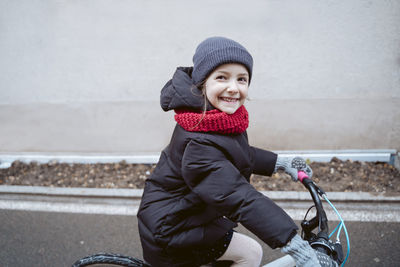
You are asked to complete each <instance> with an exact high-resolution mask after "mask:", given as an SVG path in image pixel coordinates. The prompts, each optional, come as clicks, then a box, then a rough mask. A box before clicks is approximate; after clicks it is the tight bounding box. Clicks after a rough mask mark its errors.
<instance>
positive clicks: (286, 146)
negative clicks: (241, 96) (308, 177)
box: [0, 0, 400, 153]
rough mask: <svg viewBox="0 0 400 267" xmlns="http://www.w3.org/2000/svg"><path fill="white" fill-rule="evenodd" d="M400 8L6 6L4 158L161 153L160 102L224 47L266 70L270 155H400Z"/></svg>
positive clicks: (0, 118)
mask: <svg viewBox="0 0 400 267" xmlns="http://www.w3.org/2000/svg"><path fill="white" fill-rule="evenodd" d="M399 18H400V1H396V0H386V1H380V0H375V1H374V0H372V1H364V0H348V1H330V0H329V1H319V0H307V1H295V0H282V1H278V0H268V1H265V0H252V1H233V0H229V1H228V0H226V1H225V0H223V1H213V0H205V1H188V0H169V1H163V0H85V1H76V0H75V1H73V0H69V1H67V0H37V1H33V0H1V1H0V153H1V152H3V153H4V152H80V153H82V152H94V153H112V152H115V153H126V152H127V153H151V152H159V151H160V150H161V149H162V148H163V147H164V146H165V145H166V144H167V142H168V140H169V138H170V134H171V131H172V129H173V126H174V121H173V118H172V117H173V114H172V113H171V112H169V113H164V112H163V111H162V110H161V108H160V107H159V104H158V100H159V92H160V89H161V87H162V86H163V85H164V83H165V82H166V81H167V80H168V79H170V77H171V75H172V74H173V72H174V70H175V68H176V67H177V66H189V65H191V64H192V63H191V58H192V55H193V53H194V50H195V48H196V46H197V44H198V43H199V42H200V41H202V40H203V39H205V38H206V37H209V36H214V35H221V36H227V37H230V38H233V39H235V40H237V41H239V42H240V43H242V44H243V45H244V46H245V47H246V48H248V50H249V51H250V52H251V53H252V55H253V57H254V59H255V65H254V74H253V80H252V84H251V87H250V98H251V99H252V100H251V101H250V102H248V103H247V107H248V110H249V112H250V128H249V130H248V132H249V136H250V140H251V143H252V144H254V145H257V146H261V147H264V148H268V149H272V150H307V149H382V148H390V149H397V150H400V108H399V107H400V71H399V65H400V50H399V43H400V20H399Z"/></svg>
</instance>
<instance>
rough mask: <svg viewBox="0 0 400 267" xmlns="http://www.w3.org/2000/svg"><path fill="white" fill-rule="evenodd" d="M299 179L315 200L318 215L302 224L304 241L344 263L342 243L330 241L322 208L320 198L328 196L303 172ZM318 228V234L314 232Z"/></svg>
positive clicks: (299, 173) (326, 220)
mask: <svg viewBox="0 0 400 267" xmlns="http://www.w3.org/2000/svg"><path fill="white" fill-rule="evenodd" d="M298 178H299V180H300V181H301V183H302V184H303V185H304V187H305V188H307V190H308V191H309V192H310V194H311V197H312V199H313V202H314V205H315V208H316V210H317V214H316V216H315V217H314V218H312V219H311V220H306V219H304V220H303V221H302V222H301V227H302V229H303V232H304V237H303V238H304V239H305V240H307V241H308V242H309V243H310V245H311V247H312V248H314V249H315V250H318V251H320V252H322V253H325V254H327V255H329V256H331V257H332V258H333V259H334V260H335V261H337V262H338V263H341V262H343V248H342V246H341V245H340V243H335V244H334V243H333V242H332V241H330V240H329V227H328V218H327V216H326V213H325V210H324V208H323V206H322V201H321V199H320V197H319V196H321V197H322V196H324V195H326V194H325V192H324V191H323V190H322V189H321V188H320V187H318V186H317V185H316V184H315V183H314V182H313V181H312V180H311V179H310V178H309V177H308V175H307V174H306V173H305V172H303V171H299V172H298ZM317 227H318V232H317V234H314V233H312V231H313V230H314V229H315V228H317Z"/></svg>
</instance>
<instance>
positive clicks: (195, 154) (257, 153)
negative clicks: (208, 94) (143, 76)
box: [138, 68, 297, 267]
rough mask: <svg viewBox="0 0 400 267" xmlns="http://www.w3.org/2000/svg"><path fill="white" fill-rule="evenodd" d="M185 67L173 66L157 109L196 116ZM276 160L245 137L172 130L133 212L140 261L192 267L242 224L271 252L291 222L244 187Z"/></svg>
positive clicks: (291, 230)
mask: <svg viewBox="0 0 400 267" xmlns="http://www.w3.org/2000/svg"><path fill="white" fill-rule="evenodd" d="M190 73H191V68H178V69H177V71H176V72H175V74H174V76H173V78H172V80H170V81H169V82H168V83H167V84H166V85H165V87H164V88H163V90H162V92H161V106H162V108H163V109H164V110H170V109H178V108H186V109H188V108H189V109H195V110H200V109H201V108H202V106H203V103H202V98H201V96H200V92H196V91H194V90H198V89H196V88H194V87H193V86H192V82H191V78H190ZM276 157H277V155H276V154H274V153H272V152H269V151H265V150H261V149H258V148H255V147H251V146H249V144H248V140H247V134H246V133H242V134H237V135H222V134H215V133H213V134H211V133H200V132H188V131H185V130H184V129H183V128H182V127H180V126H179V125H176V127H175V130H174V133H173V135H172V138H171V142H170V144H169V145H168V146H167V147H166V148H165V149H164V150H163V151H162V153H161V157H160V160H159V162H158V164H157V167H156V168H155V170H154V172H153V173H152V175H151V176H150V178H149V179H147V181H146V185H145V189H144V193H143V197H142V202H141V204H140V208H139V211H138V221H139V233H140V238H141V242H142V247H143V255H144V258H145V260H146V261H148V262H149V263H151V264H152V265H153V266H157V267H158V266H193V263H192V260H193V259H194V257H195V251H196V249H201V248H205V247H207V246H210V245H211V244H213V243H214V242H215V241H216V240H218V239H220V238H221V237H222V236H223V235H224V234H225V233H226V232H227V231H228V230H230V229H232V228H233V227H236V226H237V223H241V224H242V225H243V226H244V227H246V228H247V229H248V230H250V231H251V232H253V233H254V234H255V235H257V236H258V237H259V238H260V239H261V240H263V241H264V242H265V243H267V244H268V245H269V246H270V247H272V248H276V247H280V246H283V245H285V244H286V243H287V242H288V241H289V240H290V239H291V238H292V237H293V236H294V235H295V233H296V230H297V227H296V225H295V223H294V222H293V221H292V219H291V218H290V217H289V216H288V215H287V214H286V213H285V212H284V211H283V210H282V209H281V208H280V207H278V206H277V205H276V204H275V203H274V202H272V201H271V200H270V199H269V198H267V197H265V196H264V195H263V194H261V193H259V192H258V191H257V190H255V189H254V187H253V186H251V185H250V184H249V178H250V175H251V174H252V173H256V174H262V175H271V174H272V172H273V170H274V167H275V163H276Z"/></svg>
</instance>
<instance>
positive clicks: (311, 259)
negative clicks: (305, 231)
mask: <svg viewBox="0 0 400 267" xmlns="http://www.w3.org/2000/svg"><path fill="white" fill-rule="evenodd" d="M282 252H283V253H286V254H289V255H290V256H292V257H293V258H294V260H295V262H296V267H337V266H338V265H337V263H336V262H335V261H333V260H332V259H331V258H330V257H329V256H328V255H326V254H324V253H321V252H319V251H317V250H314V249H313V248H312V247H311V246H310V244H308V242H307V241H305V240H303V239H302V238H301V237H300V236H299V235H296V236H295V237H293V238H292V240H290V242H289V243H288V244H287V245H286V246H284V247H283V248H282Z"/></svg>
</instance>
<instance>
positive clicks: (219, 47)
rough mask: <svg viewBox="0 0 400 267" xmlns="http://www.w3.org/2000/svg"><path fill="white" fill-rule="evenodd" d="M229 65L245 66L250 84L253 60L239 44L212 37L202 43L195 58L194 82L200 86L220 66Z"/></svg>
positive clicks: (226, 39)
mask: <svg viewBox="0 0 400 267" xmlns="http://www.w3.org/2000/svg"><path fill="white" fill-rule="evenodd" d="M227 63H240V64H243V65H244V66H245V67H246V69H247V71H248V72H249V83H250V80H251V73H252V69H253V58H252V57H251V55H250V53H249V52H248V51H247V50H246V48H244V47H243V46H242V45H240V44H239V43H237V42H235V41H233V40H231V39H228V38H224V37H211V38H207V39H206V40H204V41H203V42H201V43H200V44H199V45H198V46H197V49H196V53H195V54H194V56H193V72H192V80H193V82H194V84H199V83H200V82H202V81H203V80H204V79H206V78H207V77H208V75H209V74H210V73H211V72H212V71H213V70H215V69H216V68H217V67H218V66H220V65H223V64H227Z"/></svg>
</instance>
